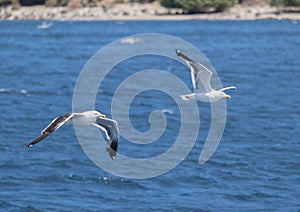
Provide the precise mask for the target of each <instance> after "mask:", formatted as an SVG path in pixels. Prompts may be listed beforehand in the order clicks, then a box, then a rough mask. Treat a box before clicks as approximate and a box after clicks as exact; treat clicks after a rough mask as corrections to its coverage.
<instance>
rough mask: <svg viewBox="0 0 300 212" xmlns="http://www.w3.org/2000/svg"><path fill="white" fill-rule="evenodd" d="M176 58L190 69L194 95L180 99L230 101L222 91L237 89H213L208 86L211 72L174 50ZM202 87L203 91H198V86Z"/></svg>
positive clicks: (183, 96) (230, 87) (229, 87)
mask: <svg viewBox="0 0 300 212" xmlns="http://www.w3.org/2000/svg"><path fill="white" fill-rule="evenodd" d="M175 52H176V54H177V56H178V57H180V58H181V59H182V60H184V61H185V62H186V63H187V65H188V66H189V67H190V69H191V76H192V83H193V87H194V93H191V94H187V95H181V96H180V97H181V99H183V100H190V99H196V100H197V101H200V102H217V101H219V100H220V99H223V98H226V99H230V98H231V96H229V95H227V94H226V93H225V92H224V91H225V90H228V89H237V88H236V87H234V86H228V87H224V88H217V89H213V88H212V87H211V84H210V80H211V76H212V72H211V71H210V70H208V69H207V68H206V67H205V66H204V65H202V64H201V63H198V62H195V61H193V60H192V59H190V58H189V57H187V56H186V55H184V54H183V53H181V52H180V51H179V50H178V49H176V50H175ZM201 82H202V85H203V86H204V89H205V90H204V91H200V85H201Z"/></svg>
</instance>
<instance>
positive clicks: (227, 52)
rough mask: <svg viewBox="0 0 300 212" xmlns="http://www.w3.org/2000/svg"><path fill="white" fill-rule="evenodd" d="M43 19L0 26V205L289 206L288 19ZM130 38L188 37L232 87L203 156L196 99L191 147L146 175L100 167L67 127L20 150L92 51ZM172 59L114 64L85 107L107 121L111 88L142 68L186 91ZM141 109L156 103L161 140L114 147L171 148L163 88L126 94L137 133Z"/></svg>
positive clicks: (294, 114) (299, 90) (148, 152)
mask: <svg viewBox="0 0 300 212" xmlns="http://www.w3.org/2000/svg"><path fill="white" fill-rule="evenodd" d="M51 23H52V25H51V26H50V27H49V28H44V29H41V28H38V26H39V25H40V24H42V22H41V21H1V22H0V73H1V77H0V132H1V136H0V208H1V211H220V210H221V211H232V210H234V211H236V210H240V211H255V210H279V211H299V210H300V203H299V199H300V107H299V105H300V83H299V82H300V59H299V58H300V22H299V21H288V20H282V21H277V20H276V21H275V20H265V21H103V22H102V21H99V22H98V21H85V22H76V21H74V22H72V21H71V22H68V21H66V22H64V21H62V22H60V21H53V22H51ZM138 33H164V34H169V35H172V36H177V37H179V38H181V39H184V40H186V41H188V42H190V43H191V44H193V45H194V46H196V47H197V48H199V49H200V50H201V51H202V52H203V53H204V54H205V55H206V57H207V58H208V59H209V60H210V61H211V63H212V64H213V65H214V67H215V69H216V71H217V73H218V75H219V77H220V79H221V80H222V83H223V85H234V86H236V87H237V88H238V89H237V90H233V91H228V92H227V93H228V94H230V95H231V96H232V98H231V99H228V100H227V122H226V128H225V131H224V134H223V137H222V140H221V143H220V145H219V146H218V148H217V150H216V152H215V153H214V154H213V156H212V157H211V159H210V160H209V161H207V162H206V163H205V164H202V165H201V164H199V163H198V158H199V154H200V152H201V149H202V147H203V143H204V141H205V140H206V137H207V133H208V131H207V129H208V128H209V124H210V107H209V105H207V104H203V103H198V106H199V111H200V113H201V124H200V125H201V127H200V132H199V135H198V137H197V141H196V144H195V145H194V147H193V149H192V150H191V152H190V153H189V154H188V156H187V157H186V158H182V162H181V163H180V164H179V165H178V166H176V167H175V168H174V169H171V170H170V171H168V172H167V173H165V174H162V175H159V176H157V177H152V178H147V179H141V180H138V179H130V178H126V177H119V176H116V175H114V174H111V173H109V172H107V171H105V170H103V169H102V168H100V167H98V166H97V165H95V164H94V163H93V162H92V161H91V160H90V159H89V157H88V156H87V155H86V154H85V152H84V151H83V149H82V148H81V146H80V144H79V142H78V139H77V137H76V134H75V131H74V128H73V127H70V126H64V127H62V128H61V129H59V130H58V131H57V132H56V133H55V134H53V135H51V136H49V137H48V138H46V139H45V140H44V141H42V142H41V143H39V144H38V145H36V146H34V147H32V148H30V149H28V148H27V147H26V144H27V143H28V142H29V141H31V140H33V139H34V138H36V137H37V136H38V135H39V134H40V131H41V130H42V129H44V127H46V126H47V125H48V124H49V122H50V121H51V120H52V119H53V118H55V117H56V116H58V115H62V114H65V113H68V112H70V111H72V96H73V90H74V87H75V83H76V79H77V78H78V76H79V74H80V72H81V70H82V68H83V67H84V65H85V64H86V63H87V61H88V60H89V59H90V58H91V57H92V55H94V54H95V53H96V52H97V51H98V50H99V49H101V48H103V47H104V46H106V45H107V44H109V43H110V42H113V41H115V40H118V39H121V38H123V37H125V36H130V35H133V34H138ZM127 42H128V45H135V43H134V42H132V40H129V41H127ZM190 56H192V55H190ZM157 64H159V65H157ZM178 64H179V63H178V62H176V61H172V60H170V59H166V58H163V57H146V56H144V57H141V58H140V59H138V60H137V61H135V60H130V61H129V62H128V61H127V62H126V61H124V65H123V66H122V64H119V65H118V67H116V70H114V71H113V72H111V73H110V74H109V75H108V76H107V79H106V81H105V82H106V84H104V85H103V87H101V88H99V92H98V94H97V98H96V100H95V101H96V109H97V110H100V111H101V112H103V113H105V114H106V115H107V116H108V117H111V99H112V96H113V94H114V90H115V89H116V88H117V87H118V85H119V84H120V83H121V82H122V80H124V79H125V78H126V77H128V75H130V74H134V73H135V72H136V71H138V70H143V69H145V68H151V67H153V68H160V69H163V70H166V71H168V72H170V73H174V74H176V75H177V76H178V77H180V78H181V79H182V80H183V81H184V82H185V83H186V85H187V86H188V87H189V88H190V89H191V90H192V86H191V79H190V74H189V70H188V68H187V67H185V66H184V65H183V64H182V65H180V66H179V65H178ZM126 70H127V71H126ZM174 86H176V85H174ZM153 110H164V111H165V117H166V118H167V120H168V122H167V130H166V133H164V134H163V135H162V139H158V141H156V142H155V143H153V144H147V145H137V144H135V145H133V144H132V143H131V142H130V141H128V140H126V139H125V138H124V137H122V131H121V138H120V144H119V152H120V154H122V155H127V156H128V157H131V158H142V159H145V158H148V157H153V156H157V155H159V154H161V153H163V152H165V151H166V150H167V149H168V148H169V147H171V146H172V145H173V143H174V141H175V140H176V136H177V135H178V130H179V127H178V122H179V120H180V111H179V109H178V106H177V105H176V104H175V102H174V100H172V98H170V97H169V96H168V95H166V94H164V93H161V92H158V91H145V92H143V93H141V94H140V95H138V96H136V98H135V99H134V100H133V101H132V104H131V108H130V110H129V113H130V117H131V123H132V126H133V127H134V128H136V130H138V131H141V132H145V131H147V130H149V122H148V118H149V114H150V112H151V111H153ZM179 124H180V123H179ZM187 136H188V134H187ZM160 144H161V145H160ZM120 158H121V157H120ZM120 158H117V159H116V160H115V161H113V163H118V160H119V162H120ZM106 160H107V158H106ZM134 168H135V167H131V166H128V171H130V170H131V169H134ZM144 168H145V170H147V169H152V168H153V167H151V166H149V167H144Z"/></svg>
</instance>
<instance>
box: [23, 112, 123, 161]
mask: <svg viewBox="0 0 300 212" xmlns="http://www.w3.org/2000/svg"><path fill="white" fill-rule="evenodd" d="M64 124H73V125H75V126H91V125H93V126H95V127H98V128H100V129H101V130H103V131H104V132H105V133H106V137H107V139H108V141H109V142H108V145H107V147H106V151H107V152H108V154H109V156H110V157H111V158H112V159H115V158H116V156H117V151H118V142H119V127H118V123H117V122H116V121H115V120H112V119H108V118H106V116H105V115H104V114H101V113H100V112H98V111H95V110H91V111H85V112H83V113H67V114H65V115H62V116H59V117H57V118H55V119H53V121H52V122H51V123H50V124H49V125H48V126H47V127H46V128H45V129H44V130H43V131H42V132H41V135H40V136H39V137H38V138H36V139H34V140H33V141H32V142H30V143H29V144H28V145H27V146H28V147H31V146H33V145H35V144H37V143H38V142H40V141H41V140H43V139H44V138H46V137H47V136H48V135H50V134H51V133H53V132H55V131H56V130H57V129H59V128H60V127H61V126H63V125H64Z"/></svg>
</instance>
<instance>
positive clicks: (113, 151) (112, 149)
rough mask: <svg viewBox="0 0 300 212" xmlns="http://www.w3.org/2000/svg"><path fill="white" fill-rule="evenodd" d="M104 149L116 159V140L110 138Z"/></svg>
mask: <svg viewBox="0 0 300 212" xmlns="http://www.w3.org/2000/svg"><path fill="white" fill-rule="evenodd" d="M106 151H107V152H108V154H109V156H110V157H111V159H113V160H114V159H116V156H117V151H118V141H115V140H112V141H110V142H109V144H108V145H107V146H106Z"/></svg>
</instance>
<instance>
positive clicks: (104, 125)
mask: <svg viewBox="0 0 300 212" xmlns="http://www.w3.org/2000/svg"><path fill="white" fill-rule="evenodd" d="M94 126H96V127H98V128H100V129H102V130H103V131H104V132H105V134H106V137H107V139H108V141H109V143H108V145H107V147H106V151H107V152H108V154H109V156H110V157H111V158H112V159H113V160H114V159H116V156H117V151H118V142H119V126H118V122H117V121H115V120H112V119H108V118H101V117H99V118H97V120H96V124H94Z"/></svg>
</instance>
